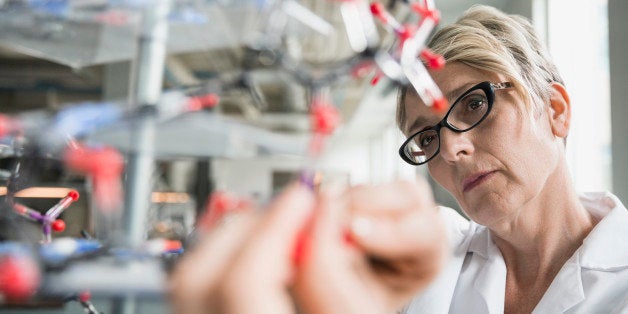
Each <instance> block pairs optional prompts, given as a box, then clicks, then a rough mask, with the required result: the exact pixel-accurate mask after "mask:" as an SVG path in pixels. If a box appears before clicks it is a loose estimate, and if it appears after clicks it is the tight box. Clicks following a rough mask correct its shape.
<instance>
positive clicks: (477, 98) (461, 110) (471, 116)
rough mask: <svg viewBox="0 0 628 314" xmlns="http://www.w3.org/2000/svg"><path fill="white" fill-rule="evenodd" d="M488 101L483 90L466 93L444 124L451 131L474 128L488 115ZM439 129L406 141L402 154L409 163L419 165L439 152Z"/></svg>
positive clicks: (452, 109)
mask: <svg viewBox="0 0 628 314" xmlns="http://www.w3.org/2000/svg"><path fill="white" fill-rule="evenodd" d="M488 102H489V100H488V97H487V95H486V92H485V91H484V89H483V88H480V87H478V88H477V89H474V90H471V91H468V92H467V93H466V95H464V96H463V97H462V98H460V99H458V101H457V102H456V103H454V104H453V105H452V107H451V109H450V111H449V113H448V114H447V116H446V120H445V123H446V124H447V125H448V126H449V127H450V128H452V129H454V130H456V131H459V132H464V131H468V130H470V129H471V128H473V127H475V126H476V125H477V124H478V123H479V122H480V121H482V119H483V118H484V116H485V115H486V114H487V113H488V109H489V103H488ZM439 132H440V128H439V127H435V128H432V129H428V130H425V131H423V132H419V133H417V134H415V135H414V136H413V137H412V138H411V139H409V140H408V141H407V144H406V145H405V148H404V154H405V155H406V157H408V159H410V160H411V161H413V162H415V163H418V164H421V163H424V162H426V161H427V160H429V159H430V158H432V157H433V156H434V155H436V154H437V153H438V151H439V146H440V135H439Z"/></svg>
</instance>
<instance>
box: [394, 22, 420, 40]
mask: <svg viewBox="0 0 628 314" xmlns="http://www.w3.org/2000/svg"><path fill="white" fill-rule="evenodd" d="M414 33H416V27H415V26H414V25H410V24H407V25H404V26H403V28H402V29H401V32H399V34H398V35H399V39H400V40H401V42H402V43H404V42H405V41H406V40H408V39H410V38H412V36H414Z"/></svg>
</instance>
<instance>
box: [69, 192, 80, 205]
mask: <svg viewBox="0 0 628 314" xmlns="http://www.w3.org/2000/svg"><path fill="white" fill-rule="evenodd" d="M68 196H69V197H70V198H72V201H74V202H76V201H77V200H78V199H79V196H80V195H79V192H78V191H76V190H72V191H70V192H68Z"/></svg>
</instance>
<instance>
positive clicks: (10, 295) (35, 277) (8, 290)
mask: <svg viewBox="0 0 628 314" xmlns="http://www.w3.org/2000/svg"><path fill="white" fill-rule="evenodd" d="M39 282H40V274H39V268H38V267H37V264H35V261H33V260H32V259H31V258H28V257H26V256H16V255H11V256H5V257H2V258H0V295H3V296H4V298H5V299H7V300H9V301H25V300H27V299H29V298H30V297H32V296H33V295H34V294H35V292H36V290H37V287H39Z"/></svg>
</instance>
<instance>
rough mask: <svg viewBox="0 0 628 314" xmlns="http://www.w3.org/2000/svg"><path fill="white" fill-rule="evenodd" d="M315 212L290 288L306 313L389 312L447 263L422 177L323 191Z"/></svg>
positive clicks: (437, 218)
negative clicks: (342, 191) (334, 192)
mask: <svg viewBox="0 0 628 314" xmlns="http://www.w3.org/2000/svg"><path fill="white" fill-rule="evenodd" d="M347 209H348V210H347ZM314 212H315V218H314V221H313V223H312V226H311V230H310V234H311V237H310V238H309V244H308V245H307V247H308V249H307V257H306V258H304V259H303V262H302V265H300V266H299V272H298V276H297V285H296V289H295V295H296V297H297V300H298V304H299V306H300V307H301V309H302V310H303V311H304V312H306V313H394V312H395V311H396V310H399V309H400V308H401V307H402V306H403V305H405V304H406V303H407V302H408V301H409V300H410V299H411V298H412V297H413V296H414V295H416V294H417V293H419V292H420V291H421V290H423V289H424V288H425V287H426V286H427V285H428V284H429V283H430V282H431V281H432V280H433V279H434V277H435V276H436V275H437V274H438V272H439V271H440V269H441V267H442V266H443V264H444V261H445V257H446V255H447V254H446V252H447V238H446V234H445V229H444V226H443V223H442V221H441V218H440V216H439V214H438V212H437V210H436V206H435V204H434V201H433V200H432V192H431V190H430V188H429V186H428V185H427V184H426V183H425V182H424V181H421V182H419V183H418V184H415V183H409V182H397V183H393V184H389V185H384V186H362V187H356V188H352V189H350V190H349V191H348V192H347V193H345V194H344V195H342V196H339V197H338V196H337V197H332V196H328V195H321V196H320V197H319V199H318V202H317V207H316V209H315V211H314ZM343 237H344V238H345V239H348V243H347V242H345V243H343V241H340V240H339V239H342V238H343Z"/></svg>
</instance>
